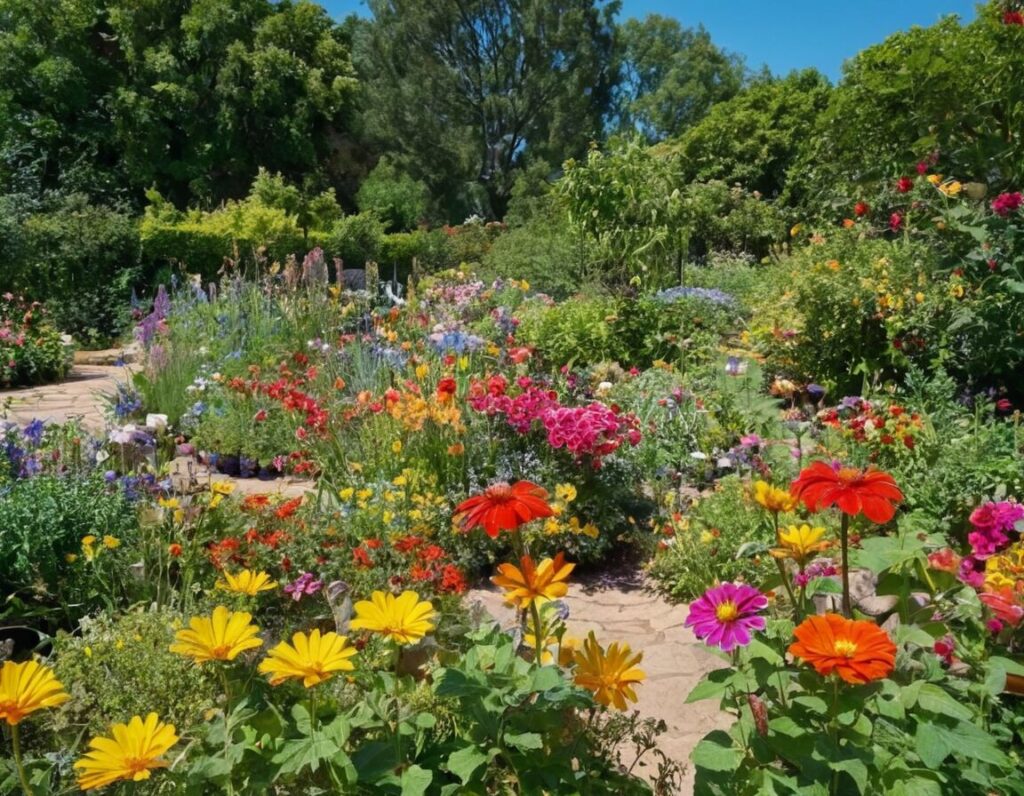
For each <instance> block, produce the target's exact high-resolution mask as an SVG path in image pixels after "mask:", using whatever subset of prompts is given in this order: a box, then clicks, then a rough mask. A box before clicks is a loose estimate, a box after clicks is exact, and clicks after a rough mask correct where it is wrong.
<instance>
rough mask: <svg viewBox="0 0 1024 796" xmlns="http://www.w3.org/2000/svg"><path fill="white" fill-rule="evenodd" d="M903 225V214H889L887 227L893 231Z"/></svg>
mask: <svg viewBox="0 0 1024 796" xmlns="http://www.w3.org/2000/svg"><path fill="white" fill-rule="evenodd" d="M902 226H903V216H901V215H900V214H899V213H893V214H892V215H891V216H889V229H891V230H892V231H893V232H899V230H900V227H902Z"/></svg>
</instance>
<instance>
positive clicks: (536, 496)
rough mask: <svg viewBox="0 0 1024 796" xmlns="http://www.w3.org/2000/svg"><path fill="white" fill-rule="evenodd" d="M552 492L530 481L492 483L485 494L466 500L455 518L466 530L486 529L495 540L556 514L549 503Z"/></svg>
mask: <svg viewBox="0 0 1024 796" xmlns="http://www.w3.org/2000/svg"><path fill="white" fill-rule="evenodd" d="M547 497H548V493H547V491H546V490H544V489H543V488H541V487H539V486H537V485H536V484H533V483H531V482H529V481H518V482H517V483H515V484H513V485H511V486H510V485H509V484H507V483H506V482H504V481H499V482H498V483H496V484H491V485H490V486H489V487H487V489H485V490H484V493H483V494H482V495H474V496H473V497H471V498H469V499H468V500H465V501H463V502H462V503H461V504H460V505H459V506H458V507H457V508H456V509H455V515H456V518H457V519H458V520H459V523H460V525H461V527H462V530H463V531H471V530H473V529H474V528H480V527H482V528H483V529H484V532H485V533H486V534H487V535H488V536H490V537H491V538H492V539H497V538H498V534H499V533H500V532H501V531H513V530H515V529H516V528H518V527H519V526H520V525H523V524H524V523H527V522H532V521H533V520H537V519H541V518H543V517H550V516H551V515H552V514H553V513H554V512H553V511H552V510H551V506H549V505H548V503H547Z"/></svg>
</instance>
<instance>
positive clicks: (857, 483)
mask: <svg viewBox="0 0 1024 796" xmlns="http://www.w3.org/2000/svg"><path fill="white" fill-rule="evenodd" d="M790 492H791V493H792V495H793V497H796V498H799V499H800V500H802V501H803V503H804V505H805V506H807V508H808V509H810V510H811V511H818V510H819V509H824V508H828V507H829V506H833V505H834V506H836V507H837V508H838V509H839V510H840V511H841V512H843V513H844V514H849V515H851V516H855V515H857V514H863V515H864V516H865V517H867V518H868V519H869V520H871V521H872V522H877V523H885V522H888V521H889V520H891V519H892V518H893V515H895V514H896V505H895V504H896V503H899V502H900V501H902V500H903V493H902V492H901V491H900V489H899V487H898V486H896V482H895V481H894V480H893V477H892V476H891V475H889V474H888V473H884V472H882V471H881V470H876V469H875V468H873V467H869V468H868V469H867V470H858V469H856V468H855V467H840V466H838V465H835V466H833V465H829V464H826V463H825V462H813V463H812V464H811V465H810V466H808V467H805V468H804V469H803V470H802V471H801V472H800V475H799V476H798V477H797V479H796V480H795V481H794V482H793V483H792V485H791V486H790Z"/></svg>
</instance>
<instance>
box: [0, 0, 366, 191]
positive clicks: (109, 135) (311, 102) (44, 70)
mask: <svg viewBox="0 0 1024 796" xmlns="http://www.w3.org/2000/svg"><path fill="white" fill-rule="evenodd" d="M354 88H355V80H354V70H353V67H352V63H351V59H350V57H349V50H348V47H347V46H346V44H345V34H344V32H343V30H342V29H341V28H340V27H339V26H338V25H337V24H336V23H334V22H333V21H332V20H331V19H330V17H329V16H328V15H327V13H326V12H325V11H324V10H323V9H322V8H321V7H320V6H318V5H315V4H313V3H310V2H305V0H300V1H299V2H296V3H293V2H290V1H289V0H285V1H284V2H279V3H275V2H272V1H271V0H41V1H40V2H35V1H34V0H33V2H29V0H0V192H9V191H11V190H12V189H14V188H17V189H18V190H21V191H24V190H25V189H26V187H30V188H32V189H33V190H35V191H37V192H38V193H41V192H43V191H47V190H54V189H56V190H59V191H63V192H70V191H85V192H87V193H89V194H90V195H92V196H93V197H100V196H102V197H103V198H104V199H106V200H109V199H110V197H111V196H112V195H117V194H120V195H122V196H126V197H128V198H129V199H131V200H132V201H133V202H134V203H136V204H138V203H140V202H141V200H142V195H143V192H144V191H145V189H146V188H148V187H150V186H155V187H156V188H158V189H159V190H160V191H161V192H162V193H163V194H164V195H166V196H168V197H169V198H171V199H172V200H173V201H174V202H176V203H177V204H179V205H184V204H186V203H187V202H188V201H189V200H191V199H199V200H203V201H206V202H211V203H212V202H217V201H220V200H222V199H224V198H229V197H238V196H242V195H244V194H245V191H246V189H247V188H248V186H249V184H250V183H251V181H252V179H253V177H254V176H255V175H256V172H257V169H258V167H259V166H266V167H267V168H269V169H271V170H273V171H275V172H280V173H282V174H284V175H285V176H286V177H288V178H289V179H292V180H295V181H299V180H300V179H301V178H303V177H305V176H306V175H309V174H311V173H316V172H319V171H323V170H324V164H325V163H327V162H328V161H329V160H330V158H331V157H332V154H333V153H334V151H336V150H337V149H338V148H339V145H340V139H343V133H344V129H345V124H346V118H347V117H346V113H347V104H348V102H349V100H350V98H351V96H352V93H353V91H354Z"/></svg>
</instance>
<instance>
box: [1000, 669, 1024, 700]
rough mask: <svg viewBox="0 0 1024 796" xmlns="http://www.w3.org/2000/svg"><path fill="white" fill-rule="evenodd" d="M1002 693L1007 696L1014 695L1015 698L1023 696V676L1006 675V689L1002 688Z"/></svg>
mask: <svg viewBox="0 0 1024 796" xmlns="http://www.w3.org/2000/svg"><path fill="white" fill-rule="evenodd" d="M1003 691H1004V692H1005V693H1007V694H1016V695H1017V696H1024V675H1020V674H1008V675H1006V688H1004V689H1003Z"/></svg>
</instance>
